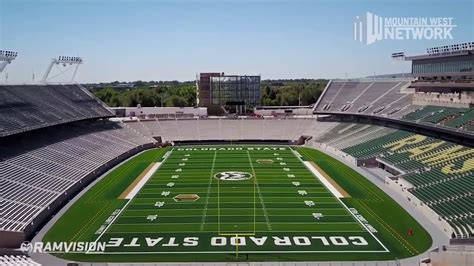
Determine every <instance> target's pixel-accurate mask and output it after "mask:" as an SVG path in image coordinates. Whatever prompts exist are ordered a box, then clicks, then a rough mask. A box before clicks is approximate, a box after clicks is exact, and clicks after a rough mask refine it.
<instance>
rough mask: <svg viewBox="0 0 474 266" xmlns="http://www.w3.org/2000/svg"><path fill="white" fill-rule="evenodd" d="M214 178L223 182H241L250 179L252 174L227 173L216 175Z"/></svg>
mask: <svg viewBox="0 0 474 266" xmlns="http://www.w3.org/2000/svg"><path fill="white" fill-rule="evenodd" d="M214 177H215V178H217V179H220V180H225V181H241V180H247V179H250V178H252V174H250V173H247V172H237V171H228V172H221V173H217V174H215V175H214Z"/></svg>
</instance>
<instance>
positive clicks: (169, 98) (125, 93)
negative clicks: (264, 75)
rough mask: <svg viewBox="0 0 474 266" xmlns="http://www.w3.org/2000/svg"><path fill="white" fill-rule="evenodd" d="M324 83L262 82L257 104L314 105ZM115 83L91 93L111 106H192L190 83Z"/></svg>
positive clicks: (193, 101) (192, 85) (297, 81)
mask: <svg viewBox="0 0 474 266" xmlns="http://www.w3.org/2000/svg"><path fill="white" fill-rule="evenodd" d="M327 82H328V81H327V80H322V79H319V80H314V79H298V80H263V81H262V83H261V95H262V98H261V105H264V106H289V105H310V104H313V103H315V102H316V101H317V100H318V98H319V96H320V95H321V93H322V91H323V90H324V88H325V86H326V84H327ZM117 84H118V82H114V83H110V84H108V85H104V86H103V87H102V88H100V89H92V92H93V93H94V94H95V95H96V96H97V97H98V98H99V99H101V100H102V101H104V102H105V103H106V104H107V105H109V106H111V107H118V106H123V107H132V106H137V105H138V104H140V105H141V106H143V107H154V106H163V107H172V106H175V107H184V106H195V105H196V85H195V83H194V82H177V81H173V82H159V83H156V82H150V83H147V82H143V81H140V82H135V86H134V87H133V88H126V89H123V88H120V87H117V86H116V85H117Z"/></svg>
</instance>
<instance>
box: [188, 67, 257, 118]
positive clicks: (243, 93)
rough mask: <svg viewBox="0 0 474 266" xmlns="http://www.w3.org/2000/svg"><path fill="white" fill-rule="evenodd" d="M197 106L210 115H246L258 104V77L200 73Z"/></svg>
mask: <svg viewBox="0 0 474 266" xmlns="http://www.w3.org/2000/svg"><path fill="white" fill-rule="evenodd" d="M196 83H197V98H198V106H200V107H207V108H208V114H210V115H223V114H247V113H248V112H249V111H251V110H253V108H254V107H255V106H257V105H259V104H260V98H261V93H260V76H248V75H225V74H224V73H200V74H199V77H198V78H197V82H196Z"/></svg>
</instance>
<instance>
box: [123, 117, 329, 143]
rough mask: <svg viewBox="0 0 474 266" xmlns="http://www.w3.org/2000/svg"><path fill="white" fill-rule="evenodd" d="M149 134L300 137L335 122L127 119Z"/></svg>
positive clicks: (186, 137) (167, 136) (172, 137)
mask: <svg viewBox="0 0 474 266" xmlns="http://www.w3.org/2000/svg"><path fill="white" fill-rule="evenodd" d="M124 124H125V125H126V126H128V127H130V128H133V129H134V130H136V131H138V132H140V133H141V134H143V135H145V136H149V137H153V136H161V138H162V139H163V140H164V141H179V140H297V139H298V138H299V137H301V136H302V135H305V134H307V135H311V136H312V135H314V134H316V132H322V133H324V129H325V128H327V127H331V126H333V125H335V123H320V122H317V121H316V120H315V119H314V118H306V119H305V118H298V119H295V118H268V119H267V118H265V119H227V118H216V119H212V118H208V119H174V120H154V119H152V120H150V119H147V120H141V121H137V120H135V121H130V122H126V123H124Z"/></svg>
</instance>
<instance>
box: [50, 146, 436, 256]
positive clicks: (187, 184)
mask: <svg viewBox="0 0 474 266" xmlns="http://www.w3.org/2000/svg"><path fill="white" fill-rule="evenodd" d="M165 151H166V150H163V149H159V150H156V149H155V150H151V151H147V152H145V153H143V154H141V155H138V156H137V157H135V158H133V159H131V160H129V161H127V162H125V163H124V164H122V165H120V166H119V167H118V168H116V169H115V170H114V171H112V172H111V173H109V174H108V175H107V176H106V177H105V178H104V179H103V180H101V181H100V182H98V183H97V184H96V185H95V186H94V187H92V188H91V189H90V190H89V191H88V192H87V193H86V194H85V195H84V196H83V197H82V198H81V199H80V200H79V201H78V202H76V203H75V204H74V205H73V206H72V207H71V208H70V209H69V210H68V211H67V212H66V213H65V214H64V215H63V217H61V218H60V220H59V221H58V222H57V223H56V224H55V225H54V226H53V228H52V230H50V231H49V232H48V233H47V234H46V236H45V238H44V241H73V240H75V241H94V240H95V239H96V237H97V235H94V232H95V231H96V230H97V229H98V227H99V226H100V225H101V224H102V223H103V221H104V220H106V219H107V217H109V215H110V214H111V213H112V212H113V211H114V210H116V209H120V208H122V207H123V206H124V205H125V203H126V200H119V199H117V198H118V196H119V195H120V194H121V193H122V192H123V190H125V189H126V188H127V186H128V185H129V184H130V183H131V182H133V180H134V179H135V178H136V176H138V175H139V174H140V173H141V172H142V171H143V170H144V169H145V168H146V167H147V166H148V165H149V164H150V163H151V162H154V161H159V160H161V157H162V156H163V154H164V153H165ZM298 151H299V152H300V153H301V154H303V156H304V157H305V158H306V159H308V160H312V161H314V162H316V163H317V164H318V165H319V166H320V167H321V168H322V169H323V170H324V171H325V172H326V173H327V174H328V175H330V176H331V177H332V178H333V179H334V180H335V181H336V182H337V183H338V184H339V185H340V186H341V187H342V188H343V189H345V190H346V191H347V192H348V193H349V194H350V195H351V197H352V198H350V199H349V198H348V199H344V200H343V201H344V202H345V203H346V204H347V205H348V206H349V207H354V208H357V210H358V211H359V212H360V213H361V214H362V215H363V216H364V217H365V218H366V219H367V220H369V222H370V224H371V225H373V226H374V227H375V228H376V229H377V230H378V231H379V233H378V234H377V236H378V237H379V239H380V240H381V241H382V242H383V243H384V244H385V245H386V246H387V247H388V248H389V250H390V251H391V252H390V253H317V254H309V253H305V254H250V255H248V256H244V257H240V259H241V260H250V261H305V260H306V261H307V260H321V261H323V260H387V259H395V258H404V257H409V256H412V255H414V254H418V253H420V252H423V251H425V250H426V249H427V248H429V246H430V245H431V238H430V236H429V235H428V234H427V233H426V231H424V229H423V228H421V226H420V225H419V224H418V223H417V222H416V221H415V220H413V218H411V217H410V216H409V215H408V213H406V211H405V210H403V209H402V208H401V207H400V206H398V204H396V203H395V202H394V201H393V200H392V199H391V198H390V197H388V196H387V195H386V194H385V193H383V192H382V191H381V190H379V189H378V188H377V187H376V186H375V185H373V184H372V183H371V182H370V181H368V180H367V179H365V178H364V177H363V176H361V175H359V174H358V173H356V172H355V171H353V170H352V169H351V168H349V167H347V166H345V165H344V164H343V163H341V162H338V161H337V160H335V159H333V158H331V157H329V156H328V155H326V154H323V153H321V152H319V151H316V150H312V149H307V148H298ZM233 154H234V155H235V156H236V157H234V158H233V157H232V156H233ZM196 155H198V156H201V157H200V158H202V159H201V160H200V161H198V162H197V163H195V164H192V167H193V169H194V172H195V174H191V175H190V178H191V177H192V178H191V179H182V180H180V182H182V183H179V184H182V185H183V186H177V187H175V188H173V189H174V191H175V192H176V193H190V192H193V193H198V194H199V195H200V196H201V197H202V198H201V199H200V201H198V202H196V203H192V204H188V203H185V204H182V203H181V204H179V203H175V205H171V206H174V207H175V208H171V209H163V210H160V217H161V216H163V217H161V219H162V222H163V223H162V224H161V225H156V226H154V225H147V224H145V223H144V222H143V218H139V217H143V216H146V215H148V214H149V211H150V209H149V207H147V205H150V204H152V203H153V202H155V201H156V196H152V195H157V194H159V192H160V191H161V189H160V187H162V186H163V185H164V184H166V182H168V181H169V180H162V178H163V177H161V178H160V176H161V175H163V176H164V175H168V174H169V173H171V172H173V171H174V169H175V166H173V163H175V165H176V162H177V161H176V160H175V161H173V160H174V159H173V157H172V156H170V157H171V158H170V159H169V161H167V162H166V163H164V164H163V165H162V167H161V168H160V169H159V171H158V172H157V173H156V177H154V178H152V179H150V180H149V181H148V182H147V184H146V185H145V186H144V187H143V188H142V190H141V191H140V192H139V194H138V195H137V197H136V198H135V199H133V202H132V203H131V204H130V205H129V206H128V207H127V208H126V210H125V211H124V213H122V214H121V215H120V217H119V218H118V219H117V220H116V221H115V222H114V225H113V226H111V227H110V228H109V230H108V231H107V232H109V233H113V232H122V231H124V230H125V231H126V230H129V231H136V232H143V233H148V234H149V233H150V232H151V233H158V232H163V233H162V234H165V233H166V231H167V230H168V231H170V232H173V231H175V232H176V231H180V232H190V233H192V232H199V231H200V230H204V231H209V232H211V233H213V234H214V235H215V232H216V231H217V227H216V226H215V222H216V219H217V218H216V217H217V213H216V212H217V211H216V207H217V206H218V205H217V204H218V203H217V198H218V196H219V195H218V193H217V192H216V191H215V190H214V188H213V187H211V190H210V191H209V190H208V189H209V188H208V183H209V171H210V168H211V163H210V159H209V156H208V155H207V156H208V157H207V158H206V155H205V154H204V153H202V154H199V153H196ZM244 155H245V154H235V152H234V153H232V152H228V153H225V154H223V156H224V157H227V158H225V159H223V160H222V161H220V163H218V164H217V165H215V167H216V169H214V170H215V171H214V172H220V171H226V170H229V169H233V168H236V169H242V167H243V166H242V164H241V163H239V160H242V157H243V156H244ZM245 156H246V155H245ZM239 158H240V159H239ZM265 158H267V157H265ZM253 159H258V158H257V157H255V158H253ZM285 160H287V161H288V163H290V164H291V165H292V169H295V170H294V171H292V173H293V172H294V173H297V174H301V175H303V176H305V177H303V178H302V180H303V181H304V182H305V183H306V188H307V191H308V192H309V193H311V194H312V195H314V196H316V197H318V195H319V196H322V197H327V191H326V189H324V188H323V187H321V186H320V184H319V182H318V181H316V179H315V178H314V177H313V176H311V175H307V173H308V171H307V170H306V169H303V168H298V167H297V165H298V164H300V162H298V161H297V159H296V157H294V156H292V157H289V156H288V157H287V158H285ZM293 165H294V168H293ZM245 167H246V168H245ZM245 167H244V168H245V170H248V171H251V170H250V168H248V165H247V166H245ZM254 167H255V169H256V170H255V171H257V175H259V176H261V175H260V174H259V171H263V172H266V173H269V175H270V176H268V177H265V178H259V180H258V183H259V187H260V188H261V189H262V191H263V196H264V198H265V201H264V203H265V206H266V207H267V208H268V211H267V212H268V213H267V215H268V216H269V217H270V220H271V221H272V223H271V224H272V226H273V230H275V231H278V230H282V231H285V230H286V231H287V230H293V231H299V232H305V231H311V230H325V231H332V230H333V231H337V230H340V229H341V228H344V227H341V225H337V224H320V225H317V226H314V225H309V224H307V225H305V224H298V225H291V222H292V220H291V217H292V216H291V215H294V217H299V215H301V210H300V209H298V208H300V205H299V203H298V202H297V201H295V202H294V203H292V202H293V201H294V198H292V197H290V196H288V195H287V193H288V191H286V189H287V188H288V185H285V184H283V183H282V180H284V179H282V178H281V176H278V171H276V170H275V167H277V164H268V165H265V164H257V163H255V165H254ZM305 172H306V173H305ZM304 173H305V174H306V175H304ZM196 178H202V180H201V181H199V182H196V180H197V179H196ZM211 180H214V179H211ZM279 183H282V184H281V185H280V184H279ZM249 184H251V183H249ZM318 184H319V185H318ZM245 187H246V185H245V184H242V188H243V189H242V191H241V192H239V193H234V194H232V197H231V196H226V197H222V198H221V200H222V201H223V202H224V204H226V206H227V207H232V208H235V211H233V212H232V213H230V214H229V213H227V215H226V216H224V215H222V216H221V219H224V221H227V222H228V223H230V224H232V223H234V224H235V223H240V224H239V225H245V222H247V223H248V222H249V220H248V219H247V218H246V217H249V215H252V212H251V211H250V212H249V210H248V209H239V208H240V207H241V208H247V207H248V206H247V205H248V204H247V203H245V202H244V203H236V202H238V200H241V199H242V197H252V196H254V192H253V190H251V189H250V190H249V189H245ZM221 189H224V190H225V189H226V186H225V185H224V186H223V187H222V188H221ZM227 189H229V188H227ZM207 192H210V193H209V194H207ZM207 195H208V198H207V199H206V196H207ZM203 196H204V197H203ZM285 196H288V197H286V198H285ZM204 200H207V201H208V203H207V208H208V211H207V216H208V217H206V223H208V224H206V225H205V226H204V227H203V228H200V227H199V226H197V225H198V224H199V222H200V218H201V215H202V212H203V209H204V202H205V201H204ZM326 201H327V202H326ZM319 202H320V204H322V205H324V206H325V207H327V208H329V209H328V210H327V211H325V215H341V217H340V218H339V219H335V218H333V217H328V219H329V220H328V221H329V222H331V221H334V222H340V221H348V222H350V221H351V220H352V219H353V218H351V217H350V216H347V211H345V210H344V209H340V208H339V207H338V206H339V204H338V203H337V202H336V201H335V199H334V198H324V199H320V200H319V199H318V203H319ZM324 202H326V203H324ZM167 204H168V203H167ZM169 204H173V203H169ZM256 207H257V209H256V210H255V212H254V214H255V215H256V216H255V219H256V222H257V224H256V229H257V230H259V231H266V221H265V213H264V211H263V208H262V204H261V202H259V203H258V204H256ZM282 207H283V208H282ZM331 208H333V209H331ZM338 208H339V209H338ZM232 214H233V215H234V216H232ZM182 215H188V216H194V217H190V218H188V219H186V220H183V219H182V218H181V219H179V217H176V218H175V216H182ZM285 215H290V216H285ZM134 216H136V217H134ZM287 217H290V218H289V220H288V218H287ZM226 219H227V220H226ZM298 219H302V221H306V219H307V218H303V217H301V218H298ZM250 222H251V221H250ZM116 223H117V224H116ZM175 223H184V224H182V225H181V224H180V225H178V226H179V227H177V225H174V224H175ZM127 224H136V225H132V226H127ZM140 224H142V226H140ZM186 224H187V225H186ZM248 225H249V226H247V227H246V228H247V229H248V228H251V223H250V224H248ZM354 225H355V224H354ZM347 226H348V225H345V227H346V228H351V227H352V225H350V227H347ZM355 226H356V225H355ZM359 227H360V226H358V225H357V226H356V227H354V229H358V228H359ZM130 228H133V230H130ZM177 228H178V229H177ZM408 228H413V229H414V232H415V236H413V237H408V236H406V233H407V230H408ZM137 234H140V233H137ZM278 234H279V233H275V234H274V235H278ZM158 235H159V234H158ZM188 235H189V234H188ZM280 235H281V234H280ZM204 236H205V235H204ZM60 256H61V257H64V258H67V259H74V260H80V261H234V260H235V254H234V253H232V252H230V253H229V254H159V255H157V254H147V255H119V254H114V255H92V254H87V255H85V254H67V255H60Z"/></svg>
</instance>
